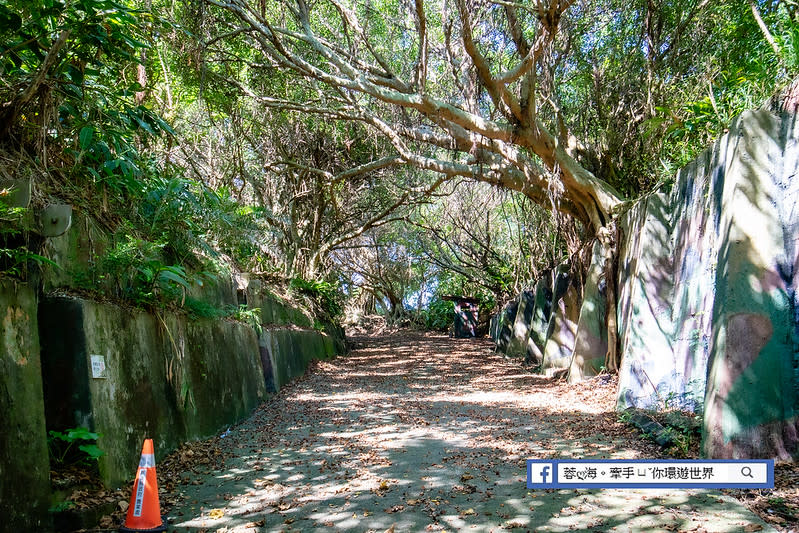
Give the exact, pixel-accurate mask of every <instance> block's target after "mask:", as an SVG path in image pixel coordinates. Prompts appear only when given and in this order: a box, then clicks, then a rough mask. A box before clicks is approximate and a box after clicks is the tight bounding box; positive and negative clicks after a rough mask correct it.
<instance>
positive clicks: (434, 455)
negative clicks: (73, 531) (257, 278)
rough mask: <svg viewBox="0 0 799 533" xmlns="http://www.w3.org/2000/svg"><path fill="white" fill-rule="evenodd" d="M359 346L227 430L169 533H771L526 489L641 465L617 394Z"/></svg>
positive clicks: (719, 505)
mask: <svg viewBox="0 0 799 533" xmlns="http://www.w3.org/2000/svg"><path fill="white" fill-rule="evenodd" d="M355 340H356V343H357V346H359V347H358V348H357V349H356V350H354V351H353V352H352V353H351V354H350V355H349V356H346V357H340V358H338V359H336V360H333V361H326V362H322V363H318V364H316V365H314V368H312V369H311V370H310V371H309V373H308V374H307V375H306V376H305V377H304V378H303V379H301V380H299V381H297V382H294V383H292V384H290V385H289V386H287V387H285V388H284V389H283V390H282V391H281V392H280V393H279V394H278V395H277V396H275V397H274V398H272V399H271V400H270V401H268V402H267V403H265V404H264V405H262V406H261V407H260V408H259V409H258V410H257V412H256V413H255V414H254V415H253V416H252V417H251V418H250V419H249V420H247V421H246V422H244V423H242V424H240V425H238V426H236V427H235V428H233V429H232V430H231V431H230V434H229V436H228V437H226V438H225V439H223V441H221V442H222V443H223V445H224V446H225V447H226V448H227V452H229V453H231V454H232V458H231V459H229V460H228V461H227V462H226V467H225V469H224V470H221V471H214V472H210V473H208V474H202V475H197V474H194V473H186V475H185V477H184V484H182V485H179V486H178V488H177V492H178V494H172V495H170V496H171V497H177V498H178V499H179V500H180V501H181V503H180V504H178V505H176V506H175V507H174V508H173V509H171V511H170V513H169V518H170V525H171V528H172V530H176V531H202V530H205V531H241V532H243V531H378V532H382V531H386V530H387V529H389V528H391V527H392V526H393V527H394V530H395V531H396V532H401V531H503V530H516V531H569V530H589V531H697V532H701V531H707V532H710V531H730V532H731V531H744V529H745V528H746V527H747V526H749V525H750V524H758V525H762V526H763V529H749V530H750V531H756V530H757V531H770V529H769V528H768V526H766V525H765V524H764V523H762V522H760V520H759V519H758V518H757V517H756V516H755V515H753V514H751V513H750V512H749V511H747V510H746V509H745V508H744V507H742V506H741V505H740V504H739V503H737V502H736V501H734V500H732V499H730V498H728V497H726V496H722V495H721V494H720V493H719V492H718V491H701V490H692V491H678V490H663V491H651V490H649V491H645V490H639V491H632V490H605V491H602V490H561V491H542V490H538V491H535V490H528V489H527V488H526V486H525V460H526V459H533V458H546V457H551V458H558V457H596V458H637V457H647V455H646V448H645V447H642V445H641V444H640V442H639V441H637V440H634V439H629V438H628V437H627V434H626V433H625V429H624V428H623V426H621V425H620V424H618V423H617V422H616V421H615V415H614V413H613V412H612V409H613V403H614V391H615V383H613V382H612V380H608V379H604V380H603V379H601V378H600V379H595V380H592V382H591V383H590V385H582V386H577V387H568V386H566V385H565V384H563V383H562V382H556V381H553V380H550V379H546V378H543V377H542V376H538V375H535V374H531V373H529V372H527V371H526V370H524V369H522V368H521V367H520V366H519V365H518V363H517V362H515V361H509V360H506V359H503V358H501V357H499V356H497V355H495V354H494V353H493V352H492V345H491V343H490V342H488V341H484V340H460V339H450V338H447V337H443V336H431V335H422V334H414V333H407V332H403V333H401V334H396V335H394V336H391V337H386V338H380V339H373V338H360V339H355ZM750 528H751V526H750Z"/></svg>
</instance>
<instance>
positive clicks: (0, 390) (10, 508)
mask: <svg viewBox="0 0 799 533" xmlns="http://www.w3.org/2000/svg"><path fill="white" fill-rule="evenodd" d="M36 305H37V296H36V292H35V291H33V290H32V289H31V288H30V287H29V286H27V285H24V284H19V283H16V282H13V281H5V280H2V281H0V313H2V315H1V316H0V428H2V430H0V522H2V526H0V529H2V530H4V531H40V530H44V529H47V528H48V527H49V520H48V515H47V508H48V507H49V504H50V498H49V494H50V463H49V460H48V452H47V433H46V429H45V418H44V401H43V399H42V370H41V366H40V361H39V336H38V322H37V317H36Z"/></svg>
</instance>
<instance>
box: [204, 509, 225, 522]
mask: <svg viewBox="0 0 799 533" xmlns="http://www.w3.org/2000/svg"><path fill="white" fill-rule="evenodd" d="M223 516H225V511H223V510H222V509H211V510H210V511H208V518H213V519H214V520H218V519H220V518H222V517H223Z"/></svg>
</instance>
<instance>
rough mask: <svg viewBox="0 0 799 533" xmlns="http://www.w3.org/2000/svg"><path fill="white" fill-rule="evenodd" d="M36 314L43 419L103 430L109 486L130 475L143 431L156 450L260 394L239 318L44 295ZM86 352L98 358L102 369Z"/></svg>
mask: <svg viewBox="0 0 799 533" xmlns="http://www.w3.org/2000/svg"><path fill="white" fill-rule="evenodd" d="M39 322H40V326H41V328H40V334H41V345H42V365H43V369H44V373H43V376H44V385H45V390H46V394H45V399H46V412H47V422H48V426H49V427H52V428H57V429H63V428H69V427H77V426H85V427H88V428H91V429H92V430H94V431H96V432H98V433H101V434H102V437H100V439H99V441H98V445H99V447H100V449H102V450H103V451H104V452H105V455H104V456H103V457H102V458H101V459H100V470H101V474H102V476H103V479H104V481H105V482H106V483H107V484H108V485H109V486H118V485H122V484H124V483H126V482H127V481H128V479H129V478H130V475H131V472H134V471H135V465H136V464H137V462H138V454H139V452H140V448H141V442H142V441H143V439H144V438H145V437H152V438H154V439H155V444H156V446H157V450H156V453H157V454H158V455H159V456H162V455H163V454H164V453H166V452H168V451H170V450H172V449H174V448H175V447H177V446H178V445H179V444H180V443H182V442H184V441H186V440H192V439H195V438H199V437H205V436H208V435H211V434H213V433H214V432H216V431H218V430H219V429H220V428H222V427H223V426H224V425H226V424H231V423H233V422H235V421H237V420H239V419H241V418H243V417H245V416H246V415H247V414H248V413H249V412H250V411H251V410H252V409H253V408H255V407H256V406H257V405H258V404H259V403H260V402H261V401H262V400H263V399H264V398H265V395H266V389H265V383H264V379H263V373H262V370H261V361H260V356H259V350H258V339H257V336H256V334H255V331H254V330H253V329H252V328H251V327H248V326H246V325H244V324H241V323H237V322H231V321H223V320H200V321H189V320H188V319H186V318H185V317H183V316H178V315H175V314H173V313H163V315H158V316H156V315H152V314H148V313H143V312H140V311H136V310H131V309H126V308H122V307H118V306H115V305H109V304H102V303H97V302H91V301H87V300H80V299H74V298H65V297H55V298H45V299H44V300H43V301H42V302H41V305H40V307H39ZM92 356H100V357H102V358H103V360H104V363H105V372H104V374H103V375H102V376H98V377H95V374H94V373H93V371H92Z"/></svg>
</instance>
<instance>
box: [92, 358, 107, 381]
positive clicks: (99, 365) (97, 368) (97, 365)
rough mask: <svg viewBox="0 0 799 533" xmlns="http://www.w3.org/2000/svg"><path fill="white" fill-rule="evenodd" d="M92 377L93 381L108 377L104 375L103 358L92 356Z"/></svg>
mask: <svg viewBox="0 0 799 533" xmlns="http://www.w3.org/2000/svg"><path fill="white" fill-rule="evenodd" d="M91 359H92V377H93V378H94V379H105V378H107V377H108V376H107V375H106V373H105V356H103V355H92V356H91Z"/></svg>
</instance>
